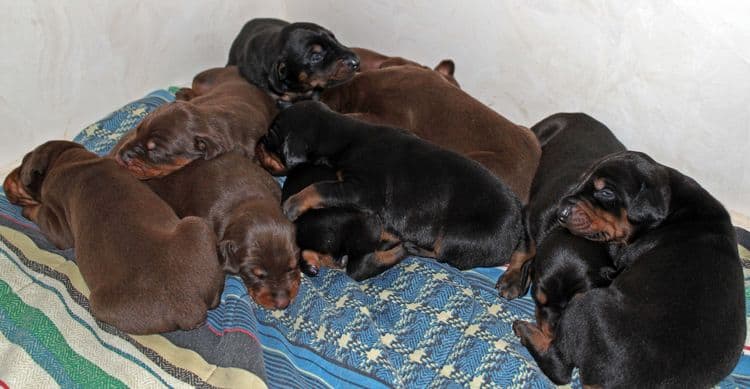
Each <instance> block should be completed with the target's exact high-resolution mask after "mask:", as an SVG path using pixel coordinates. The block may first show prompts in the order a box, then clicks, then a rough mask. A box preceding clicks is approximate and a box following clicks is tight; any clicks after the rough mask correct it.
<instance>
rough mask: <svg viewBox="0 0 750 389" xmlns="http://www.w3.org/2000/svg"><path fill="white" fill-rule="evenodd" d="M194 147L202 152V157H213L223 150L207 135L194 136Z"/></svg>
mask: <svg viewBox="0 0 750 389" xmlns="http://www.w3.org/2000/svg"><path fill="white" fill-rule="evenodd" d="M195 149H196V150H198V151H199V152H201V153H202V154H203V159H213V158H216V157H217V156H218V155H219V154H221V153H222V152H223V151H224V150H223V149H222V148H221V146H219V144H218V143H217V142H216V141H215V140H214V139H212V138H211V137H209V136H196V137H195Z"/></svg>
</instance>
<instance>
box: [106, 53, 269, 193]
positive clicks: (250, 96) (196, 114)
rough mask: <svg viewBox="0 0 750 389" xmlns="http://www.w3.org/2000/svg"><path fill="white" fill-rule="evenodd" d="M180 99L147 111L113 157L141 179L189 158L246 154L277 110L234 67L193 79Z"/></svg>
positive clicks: (167, 170) (173, 168)
mask: <svg viewBox="0 0 750 389" xmlns="http://www.w3.org/2000/svg"><path fill="white" fill-rule="evenodd" d="M177 97H178V99H177V101H175V102H173V103H170V104H166V105H163V106H161V107H159V108H157V109H156V110H155V111H153V112H152V113H151V114H149V115H148V116H147V117H146V118H145V119H143V121H142V122H141V123H140V124H139V125H138V127H137V128H136V129H134V130H132V131H131V132H130V133H128V134H126V135H125V136H124V137H123V140H121V141H120V142H119V143H118V144H117V145H116V146H115V148H114V149H112V151H111V152H110V155H111V156H113V157H115V158H116V160H117V161H118V163H120V164H121V165H122V166H124V167H127V168H128V169H129V170H130V171H131V172H133V174H135V175H136V176H137V177H138V178H141V179H147V178H153V177H162V176H166V175H168V174H170V173H172V172H174V171H176V170H179V169H180V168H182V167H183V166H185V165H187V163H189V162H190V161H193V160H196V159H199V158H200V159H212V158H215V157H216V156H217V155H220V154H222V153H224V152H227V151H230V150H233V149H238V150H240V151H242V152H243V153H244V154H245V156H247V157H248V158H253V157H254V155H255V144H256V142H257V141H258V139H259V138H260V137H261V136H263V135H264V134H265V133H266V131H267V129H268V125H269V124H270V122H271V119H272V118H273V117H274V115H275V114H276V106H275V104H274V102H273V100H272V99H271V98H270V97H269V96H268V95H267V94H266V93H265V92H263V91H262V90H260V89H258V88H257V87H255V86H253V85H252V84H249V83H248V82H247V81H245V79H244V78H242V76H240V74H239V72H238V71H237V68H236V67H234V66H231V67H226V68H214V69H209V70H206V71H204V72H201V73H199V74H198V75H197V76H195V78H194V79H193V88H192V90H190V89H187V88H183V89H182V90H180V93H179V94H178V96H177Z"/></svg>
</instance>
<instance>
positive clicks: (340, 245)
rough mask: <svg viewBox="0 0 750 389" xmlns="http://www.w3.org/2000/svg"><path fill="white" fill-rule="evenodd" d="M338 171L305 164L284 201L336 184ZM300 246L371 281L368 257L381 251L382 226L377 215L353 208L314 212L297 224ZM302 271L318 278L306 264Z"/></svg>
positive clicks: (293, 175) (292, 176)
mask: <svg viewBox="0 0 750 389" xmlns="http://www.w3.org/2000/svg"><path fill="white" fill-rule="evenodd" d="M337 179H338V178H337V176H336V171H335V170H334V169H333V168H331V167H328V166H321V165H312V164H302V165H299V166H296V167H295V168H294V169H292V170H291V171H290V172H289V174H287V177H286V181H285V182H284V188H283V190H282V196H281V201H282V202H284V201H286V199H288V198H289V197H290V196H292V195H294V194H296V193H298V192H299V191H300V190H302V189H304V188H305V187H307V186H308V185H311V184H314V183H316V182H321V181H336V180H337ZM294 224H295V226H296V227H297V245H298V246H299V247H300V249H301V250H313V251H315V252H318V253H321V254H327V255H330V256H331V257H332V258H333V259H334V261H336V262H337V263H338V264H339V265H340V266H341V267H346V268H347V269H348V273H349V274H350V275H351V276H352V277H353V278H355V279H364V278H367V276H368V274H365V272H366V269H367V268H369V267H370V266H367V265H366V264H365V263H363V262H366V263H370V261H369V260H368V259H367V255H368V254H371V253H373V252H374V251H376V250H378V248H379V247H380V233H381V231H382V229H383V228H382V223H381V222H380V218H378V217H377V215H374V214H372V213H367V212H362V211H359V210H357V209H354V208H350V207H334V208H323V209H311V210H309V211H308V212H305V213H304V214H302V215H300V217H298V218H297V220H295V221H294ZM302 265H303V266H302V269H303V271H305V273H307V274H308V275H314V274H315V273H316V271H315V269H311V266H310V265H309V264H306V263H304V260H303V261H302Z"/></svg>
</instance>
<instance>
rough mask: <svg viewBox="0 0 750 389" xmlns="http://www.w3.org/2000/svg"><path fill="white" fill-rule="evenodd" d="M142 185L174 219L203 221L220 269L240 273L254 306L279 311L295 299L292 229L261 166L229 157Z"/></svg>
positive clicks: (296, 283)
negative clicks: (209, 228)
mask: <svg viewBox="0 0 750 389" xmlns="http://www.w3.org/2000/svg"><path fill="white" fill-rule="evenodd" d="M147 183H148V186H149V187H151V189H153V190H154V192H156V193H157V194H158V195H159V196H160V197H161V198H162V199H164V200H165V201H166V202H167V203H168V204H169V205H171V206H172V208H173V209H174V210H175V212H177V215H179V216H182V217H184V216H198V217H201V218H205V219H206V220H207V221H208V223H209V224H210V225H211V226H212V227H213V230H214V232H215V233H216V236H217V237H218V241H219V243H218V252H219V260H220V262H221V263H222V264H223V266H224V270H225V271H227V272H228V273H231V274H239V276H240V277H241V278H242V280H243V281H244V283H245V286H247V290H248V293H249V294H250V296H251V297H252V298H253V300H255V301H256V302H257V303H258V304H260V305H262V306H264V307H266V308H279V309H283V308H286V307H287V306H288V305H289V304H290V302H291V301H292V300H293V299H294V298H295V297H296V296H297V291H298V289H299V284H300V270H299V264H298V259H297V258H298V254H299V249H297V245H296V244H295V242H294V225H293V224H292V223H291V222H290V221H289V220H288V219H287V218H286V217H285V216H284V214H283V213H282V212H281V206H280V205H279V204H280V201H281V189H280V188H279V184H277V183H276V181H275V180H274V179H273V177H272V176H271V175H270V174H268V172H267V171H265V170H264V169H263V168H262V167H260V166H258V165H257V164H255V163H253V162H252V161H251V160H249V159H247V158H246V157H245V156H243V155H242V154H239V153H236V152H230V153H225V154H222V155H220V156H218V157H216V158H214V159H212V160H209V161H206V160H202V159H199V160H196V161H193V162H192V163H190V164H189V165H187V166H185V168H183V169H180V170H179V171H177V172H175V173H173V174H170V175H169V176H167V177H164V178H161V179H155V180H148V181H147Z"/></svg>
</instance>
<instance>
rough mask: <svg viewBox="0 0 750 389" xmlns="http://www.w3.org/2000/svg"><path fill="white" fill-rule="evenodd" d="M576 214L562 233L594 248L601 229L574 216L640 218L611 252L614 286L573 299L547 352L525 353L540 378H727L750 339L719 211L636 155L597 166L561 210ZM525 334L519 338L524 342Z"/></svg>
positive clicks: (610, 382)
mask: <svg viewBox="0 0 750 389" xmlns="http://www.w3.org/2000/svg"><path fill="white" fill-rule="evenodd" d="M602 180H603V181H602ZM596 182H599V183H601V182H605V183H606V186H604V187H602V185H601V184H600V185H599V188H597V185H596V184H595V183H596ZM604 191H608V194H607V196H603V195H602V194H603V193H604ZM569 207H573V208H574V209H573V210H572V211H571V210H570V209H568V211H569V212H566V213H564V215H567V216H568V217H567V218H566V217H563V218H562V219H563V220H564V221H565V223H566V226H567V227H568V228H569V229H571V231H572V232H573V233H576V234H581V235H586V236H591V237H592V239H593V238H596V237H598V235H590V234H589V232H590V231H587V228H589V227H591V226H593V225H595V224H593V223H590V225H589V226H587V225H586V223H584V222H575V223H574V222H571V221H570V220H569V219H570V217H573V216H570V215H573V214H574V213H572V212H577V211H576V207H578V208H580V207H590V208H591V209H594V210H595V211H596V212H599V213H601V212H605V213H607V214H611V215H613V216H615V217H619V216H620V215H623V213H622V212H626V215H635V216H634V217H633V218H630V217H628V220H627V223H625V222H624V221H623V222H622V223H624V224H626V225H629V228H628V231H629V233H628V234H627V235H626V240H625V241H624V242H623V243H622V244H621V245H619V246H617V249H616V250H611V252H612V254H613V261H614V264H615V266H616V267H617V270H618V271H619V275H618V276H617V277H616V278H615V280H614V281H613V282H612V284H611V285H610V286H609V287H606V288H597V289H592V290H590V291H588V292H587V293H585V294H583V295H581V296H580V297H578V298H575V299H573V300H572V301H571V302H570V304H568V307H567V308H566V310H565V312H564V313H563V316H562V318H561V320H560V322H559V325H558V328H557V333H556V335H557V336H556V338H555V339H554V340H552V342H551V344H550V346H549V347H548V348H546V349H535V348H534V347H530V351H531V353H532V355H533V356H534V358H535V359H536V360H537V362H538V363H539V365H540V366H541V367H542V369H543V370H544V371H545V373H546V374H547V375H548V376H550V377H551V378H553V380H554V381H555V382H556V383H564V382H567V381H569V380H570V374H571V371H572V369H573V367H578V368H579V369H580V376H581V381H582V383H583V384H587V385H602V386H603V387H605V388H636V387H637V388H647V387H648V388H651V387H674V388H702V387H709V386H712V385H714V384H716V383H717V382H719V381H720V380H721V379H722V378H724V377H725V376H727V375H728V374H729V373H731V371H732V369H733V368H734V366H735V365H736V363H737V360H738V359H739V357H740V354H741V352H742V346H743V343H744V340H745V330H746V328H745V326H746V324H745V317H744V313H745V299H744V286H743V275H742V269H741V266H740V259H739V255H738V253H737V242H736V238H735V234H734V230H733V228H732V224H731V222H730V219H729V215H728V213H727V211H726V210H725V209H724V207H723V206H722V205H721V204H720V203H719V202H718V201H717V200H716V199H715V198H713V197H712V196H711V195H710V194H709V193H708V192H706V190H705V189H703V188H702V187H701V186H700V185H698V184H697V183H696V182H695V181H694V180H692V179H691V178H689V177H686V176H685V175H683V174H681V173H680V172H678V171H676V170H674V169H672V168H669V167H667V166H663V165H660V164H658V163H656V162H654V160H653V159H651V158H650V157H648V156H647V155H645V154H643V153H637V152H629V151H626V152H620V153H616V154H613V155H610V156H608V157H604V158H603V159H602V160H600V161H599V162H597V163H596V164H595V165H594V166H593V167H592V168H591V169H590V170H589V171H588V172H587V173H586V174H585V175H584V177H583V178H582V179H581V180H580V184H579V185H577V186H576V187H574V188H573V189H572V190H571V191H570V192H569V194H568V195H567V196H566V197H565V198H564V199H563V200H562V201H561V210H562V209H565V208H569ZM561 215H563V213H561ZM592 228H593V227H592ZM526 324H528V323H522V322H516V323H515V324H514V329H517V332H519V333H521V334H528V333H529V331H528V329H529V327H528V326H527V325H526ZM529 339H530V338H529V337H526V338H525V340H526V341H528V340H529Z"/></svg>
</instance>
